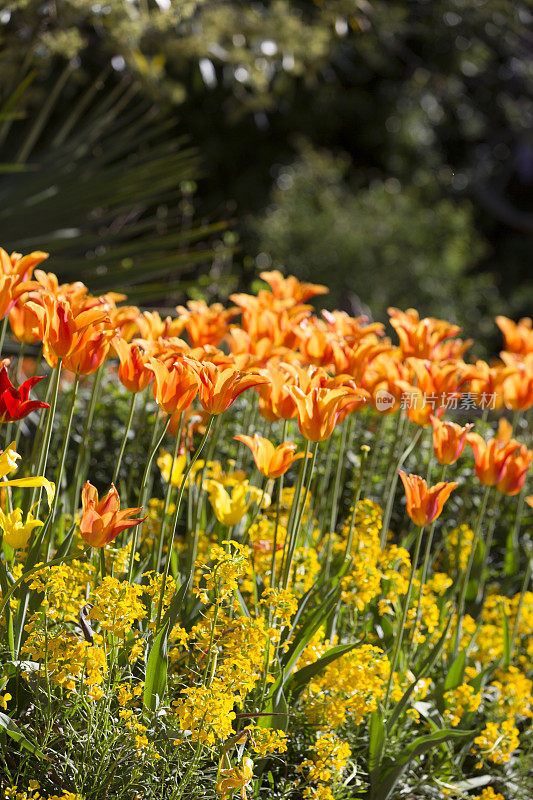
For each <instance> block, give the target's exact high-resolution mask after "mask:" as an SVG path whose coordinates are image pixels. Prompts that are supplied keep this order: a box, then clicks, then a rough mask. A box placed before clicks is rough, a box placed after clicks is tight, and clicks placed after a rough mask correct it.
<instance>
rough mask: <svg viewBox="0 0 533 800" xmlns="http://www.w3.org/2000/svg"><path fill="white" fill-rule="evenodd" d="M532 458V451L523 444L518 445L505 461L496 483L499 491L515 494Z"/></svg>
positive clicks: (519, 489)
mask: <svg viewBox="0 0 533 800" xmlns="http://www.w3.org/2000/svg"><path fill="white" fill-rule="evenodd" d="M532 459H533V452H532V451H531V450H528V449H527V447H526V446H525V444H521V445H519V447H518V449H516V450H515V451H514V453H513V454H512V455H511V457H510V458H509V459H508V460H507V461H506V462H505V469H504V470H503V474H502V476H501V478H500V480H499V481H498V483H497V484H496V486H497V488H498V489H499V490H500V492H502V493H503V494H508V495H515V494H518V493H519V492H520V491H521V489H522V486H523V485H524V483H525V480H526V475H527V472H528V470H529V466H530V464H531V460H532Z"/></svg>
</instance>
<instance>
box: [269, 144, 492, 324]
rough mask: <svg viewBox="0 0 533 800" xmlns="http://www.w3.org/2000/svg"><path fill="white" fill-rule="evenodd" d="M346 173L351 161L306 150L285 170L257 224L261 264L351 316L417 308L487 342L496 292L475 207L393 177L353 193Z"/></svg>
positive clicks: (379, 316)
mask: <svg viewBox="0 0 533 800" xmlns="http://www.w3.org/2000/svg"><path fill="white" fill-rule="evenodd" d="M349 171H350V163H349V160H348V159H346V158H341V157H337V158H334V157H332V156H331V155H330V154H329V153H328V152H327V151H322V152H319V151H316V150H314V149H312V148H310V147H308V146H306V147H304V148H303V152H302V155H301V156H300V158H298V159H297V160H296V161H294V162H293V163H292V164H290V165H289V166H287V167H284V168H282V169H281V170H280V172H279V175H278V176H277V180H276V188H275V189H274V191H273V192H272V196H271V205H270V206H269V207H268V208H267V211H266V213H265V214H264V215H260V216H258V217H257V218H256V220H255V222H254V224H253V229H254V231H255V233H256V236H257V240H258V248H259V249H260V251H261V254H260V256H259V257H258V261H259V263H260V264H261V265H262V266H263V267H267V266H270V265H271V263H274V264H278V263H279V264H284V265H285V266H286V268H287V269H288V270H289V271H290V272H294V273H295V274H297V275H301V276H303V277H304V278H306V279H307V280H311V281H314V282H318V283H324V284H326V285H327V286H329V287H330V289H331V297H330V298H329V299H328V303H333V304H334V305H336V306H337V307H340V308H344V309H346V310H347V311H349V312H350V313H356V314H357V313H366V314H370V315H371V316H373V317H374V318H376V319H385V318H386V311H387V307H388V306H390V305H396V306H399V307H400V308H408V307H410V306H412V305H413V301H414V299H416V302H417V303H418V304H419V307H420V309H421V310H422V311H423V312H424V314H431V315H436V316H439V317H445V318H446V319H450V320H453V321H456V322H458V323H459V324H461V325H465V326H466V329H467V330H468V331H471V330H474V329H476V330H478V331H479V332H480V333H481V334H483V333H485V334H486V333H488V331H483V330H482V329H481V330H480V326H482V325H483V320H484V318H485V317H486V316H487V313H489V314H490V313H492V312H494V313H497V309H498V304H497V300H498V293H497V291H496V289H495V287H494V285H493V279H492V276H490V275H488V274H486V273H484V274H480V273H475V272H474V268H475V267H476V265H477V264H478V263H479V260H480V258H481V257H482V255H483V253H484V251H485V245H484V243H483V241H482V240H481V238H480V236H479V235H478V234H477V232H476V230H475V228H474V225H473V213H472V207H471V204H470V203H468V202H467V201H466V200H463V201H462V202H460V203H455V202H453V201H452V200H450V199H438V195H437V197H436V196H435V194H436V193H435V192H434V191H431V189H430V187H425V188H424V189H422V188H420V187H416V186H408V187H402V186H401V184H400V183H399V181H397V180H395V179H392V178H389V179H387V180H385V181H383V180H375V181H373V182H372V183H371V184H370V185H368V186H357V185H355V186H354V185H353V184H351V183H350V182H349V181H348V180H347V175H348V173H349ZM500 308H501V306H500ZM478 335H479V334H478Z"/></svg>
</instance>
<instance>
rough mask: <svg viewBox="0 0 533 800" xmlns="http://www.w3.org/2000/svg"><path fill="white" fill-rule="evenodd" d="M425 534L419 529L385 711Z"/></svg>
mask: <svg viewBox="0 0 533 800" xmlns="http://www.w3.org/2000/svg"><path fill="white" fill-rule="evenodd" d="M423 533H424V528H423V527H422V528H419V529H418V533H417V537H416V544H415V552H414V554H413V561H412V563H411V574H410V576H409V585H408V587H407V594H406V595H405V600H404V606H403V612H402V620H401V623H400V630H399V631H398V633H397V634H396V640H395V642H394V649H393V652H392V658H391V662H390V675H389V680H388V683H387V693H386V695H385V703H384V707H385V709H387V707H388V704H389V697H390V693H391V688H392V682H393V680H394V672H395V670H396V667H397V665H398V657H399V655H400V648H401V646H402V639H403V634H404V631H405V623H406V622H407V615H408V613H409V603H410V600H411V592H412V590H413V582H414V577H415V574H416V568H417V564H418V558H419V556H420V546H421V544H422V536H423Z"/></svg>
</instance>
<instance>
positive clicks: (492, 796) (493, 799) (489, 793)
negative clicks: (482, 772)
mask: <svg viewBox="0 0 533 800" xmlns="http://www.w3.org/2000/svg"><path fill="white" fill-rule="evenodd" d="M473 800H505V797H504V796H503V794H500V793H499V792H495V791H494V789H493V788H492V786H486V787H485V788H484V789H483V791H482V792H481V794H478V795H477V797H474V798H473Z"/></svg>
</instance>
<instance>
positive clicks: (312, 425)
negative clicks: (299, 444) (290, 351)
mask: <svg viewBox="0 0 533 800" xmlns="http://www.w3.org/2000/svg"><path fill="white" fill-rule="evenodd" d="M354 387H355V384H354V385H353V387H350V386H339V387H337V388H336V389H328V388H325V387H320V388H319V387H317V386H315V387H312V388H310V389H309V390H308V391H307V392H305V391H303V390H302V389H301V388H300V387H299V386H293V387H291V388H290V389H289V392H290V394H291V396H292V398H293V399H294V402H295V403H296V407H297V411H298V427H299V428H300V432H301V434H302V436H304V437H305V438H306V439H309V440H310V441H312V442H323V441H324V439H327V438H328V437H329V436H331V434H332V433H333V429H334V428H335V425H336V424H337V422H338V421H339V417H340V416H341V413H342V411H343V410H344V408H345V406H346V405H348V404H349V403H351V402H353V401H354V400H355V399H359V398H360V397H361V396H362V392H361V391H360V390H359V389H355V388H354Z"/></svg>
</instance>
